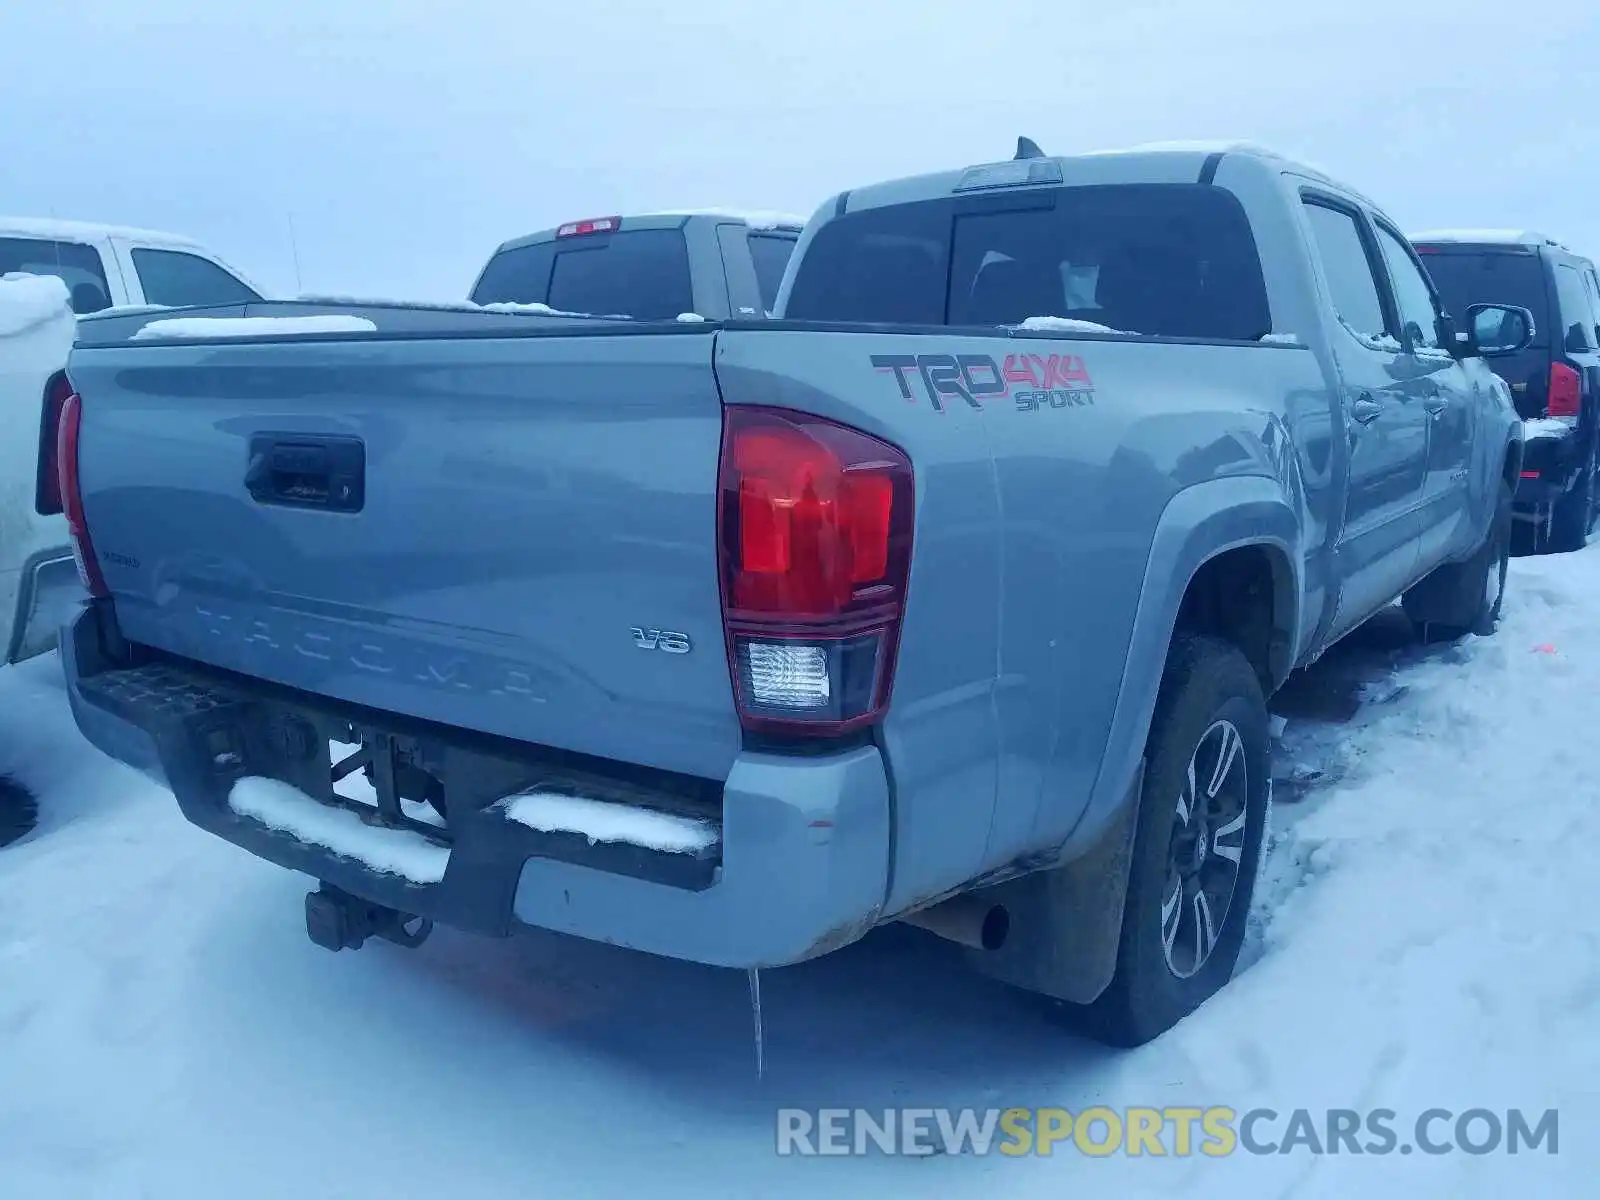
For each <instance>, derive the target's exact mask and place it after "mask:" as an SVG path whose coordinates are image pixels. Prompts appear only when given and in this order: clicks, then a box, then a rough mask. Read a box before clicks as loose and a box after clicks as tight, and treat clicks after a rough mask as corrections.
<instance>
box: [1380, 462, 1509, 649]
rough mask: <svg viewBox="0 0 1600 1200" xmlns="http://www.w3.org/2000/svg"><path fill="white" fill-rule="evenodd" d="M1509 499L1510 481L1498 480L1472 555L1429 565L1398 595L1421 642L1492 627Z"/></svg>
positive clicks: (1505, 564)
mask: <svg viewBox="0 0 1600 1200" xmlns="http://www.w3.org/2000/svg"><path fill="white" fill-rule="evenodd" d="M1511 503H1512V493H1511V485H1510V484H1508V483H1506V482H1505V481H1504V480H1501V482H1500V488H1499V494H1498V496H1497V497H1496V500H1495V510H1494V516H1493V518H1492V519H1491V520H1490V522H1489V532H1488V533H1487V534H1486V535H1485V536H1484V539H1483V543H1482V545H1480V546H1479V547H1478V549H1477V550H1476V551H1475V552H1474V553H1473V555H1472V557H1471V558H1468V559H1465V560H1463V561H1462V562H1458V563H1445V564H1444V565H1443V566H1439V567H1435V568H1434V569H1433V571H1431V572H1430V573H1429V574H1428V576H1427V577H1426V578H1424V579H1423V580H1422V581H1421V582H1420V583H1418V584H1417V585H1416V586H1415V587H1413V588H1412V589H1411V590H1410V591H1408V592H1407V593H1406V594H1405V595H1404V596H1403V597H1402V598H1401V605H1402V606H1403V607H1404V608H1405V610H1406V616H1408V617H1410V618H1411V620H1412V622H1413V624H1415V625H1416V626H1417V629H1418V630H1419V631H1420V632H1421V634H1422V637H1423V640H1424V641H1454V640H1455V639H1457V638H1462V637H1465V636H1466V635H1467V634H1469V633H1476V634H1479V635H1482V636H1487V635H1489V634H1491V633H1493V632H1494V631H1495V627H1496V626H1497V625H1498V624H1499V622H1500V608H1501V605H1502V604H1504V603H1505V595H1506V576H1507V574H1508V573H1509V570H1510V565H1511V525H1512V519H1511Z"/></svg>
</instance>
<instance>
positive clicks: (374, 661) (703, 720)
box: [72, 328, 739, 778]
mask: <svg viewBox="0 0 1600 1200" xmlns="http://www.w3.org/2000/svg"><path fill="white" fill-rule="evenodd" d="M712 346H713V336H712V334H710V333H709V332H698V331H694V330H692V329H688V328H686V329H684V330H682V331H675V330H670V329H669V330H661V331H652V332H642V331H641V332H633V333H629V334H626V335H618V334H614V333H608V332H604V331H602V332H599V333H594V334H588V335H583V334H579V335H570V334H569V335H562V336H538V337H531V338H523V337H499V336H494V337H476V338H473V337H469V338H461V337H437V338H434V337H427V336H413V337H403V338H397V339H390V338H384V339H382V340H377V341H374V340H366V339H344V340H339V339H335V340H326V339H312V340H295V341H288V340H279V341H276V342H266V343H235V344H229V345H225V346H222V345H218V344H216V343H211V344H200V345H196V344H175V345H151V344H148V343H145V344H139V345H135V346H131V347H130V346H106V347H87V348H84V347H80V349H79V351H78V352H77V353H76V354H75V356H74V359H73V367H72V379H73V383H74V384H75V386H76V387H77V390H78V391H79V393H80V394H81V395H82V397H83V418H82V421H83V423H82V432H81V435H80V449H79V460H78V461H79V465H80V477H81V481H82V482H81V486H82V489H83V496H84V509H85V514H86V517H87V520H88V525H89V528H90V531H91V535H92V538H93V542H94V548H95V551H96V552H97V554H98V557H99V559H100V562H101V566H102V569H103V572H104V575H105V579H106V582H107V584H108V586H109V588H110V590H111V593H112V596H113V598H114V601H115V605H116V612H117V617H118V620H119V623H120V626H121V630H122V633H123V635H124V636H125V637H126V638H127V639H129V640H130V641H132V642H136V643H140V644H143V645H148V646H152V647H156V648H158V649H160V650H163V651H167V652H169V653H172V654H176V655H181V656H184V657H187V658H192V659H196V660H199V661H201V662H205V663H209V664H211V665H213V666H216V667H221V668H225V669H228V670H233V671H237V672H240V673H243V674H246V675H250V676H255V677H258V678H261V679H266V680H270V681H272V682H275V683H279V684H283V685H286V686H289V687H295V688H301V689H305V690H307V691H311V692H315V693H318V694H321V695H325V696H329V697H334V698H337V699H341V700H344V701H348V702H351V703H355V704H361V705H367V706H370V707H372V708H376V709H380V710H385V711H389V712H396V713H401V714H404V715H407V716H412V717H420V718H423V719H426V720H433V721H438V722H441V723H445V724H449V725H452V726H458V727H463V728H467V729H473V730H477V731H480V732H484V733H490V734H497V735H500V736H505V737H511V738H516V739H520V740H525V741H529V742H534V743H539V744H542V745H547V746H555V747H559V748H562V749H566V750H571V751H575V752H579V753H586V754H592V755H597V756H603V757H605V758H607V759H613V760H619V761H622V762H629V763H636V764H641V765H647V766H654V767H659V768H663V769H666V770H673V771H680V772H685V773H689V774H695V775H700V776H703V777H707V778H721V777H723V776H724V775H725V774H726V772H727V770H728V768H729V766H730V764H731V762H732V760H733V757H734V755H735V753H736V751H737V749H738V745H739V723H738V719H737V716H736V713H735V708H734V702H733V696H732V688H731V684H730V681H729V677H728V667H727V660H726V657H725V653H724V650H723V644H722V618H721V605H720V599H719V592H718V574H717V561H716V539H715V531H716V525H717V516H716V492H717V463H718V453H719V446H720V439H721V403H720V400H719V397H718V393H717V387H716V381H715V379H714V376H713V373H712Z"/></svg>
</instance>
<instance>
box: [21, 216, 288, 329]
mask: <svg viewBox="0 0 1600 1200" xmlns="http://www.w3.org/2000/svg"><path fill="white" fill-rule="evenodd" d="M13 272H19V273H21V274H25V275H54V276H56V277H57V278H58V279H60V280H61V281H62V282H63V283H65V284H66V285H67V291H68V295H69V296H70V298H71V304H72V311H73V312H74V313H76V314H77V315H78V316H86V315H88V314H89V313H95V312H101V311H103V310H105V309H108V308H126V307H140V306H145V305H149V306H159V307H163V308H189V307H195V306H200V305H206V306H209V305H217V304H244V303H248V302H250V301H253V300H260V299H261V298H262V295H261V291H260V289H259V288H257V287H256V286H255V285H254V284H253V283H251V282H249V281H248V280H247V279H246V278H245V276H244V275H243V274H242V273H241V272H240V271H239V270H238V269H237V268H235V267H232V266H230V265H229V264H228V263H226V262H224V261H223V260H222V259H220V258H218V257H217V256H216V255H215V254H213V253H212V252H211V251H210V250H208V249H206V248H205V247H204V246H201V245H200V244H199V243H197V242H194V241H192V240H190V239H188V238H185V237H181V236H179V235H177V234H172V233H161V232H158V231H156V230H152V229H129V228H124V227H121V226H115V225H95V224H89V223H87V222H81V221H51V220H38V219H34V218H27V217H0V275H6V274H10V273H13Z"/></svg>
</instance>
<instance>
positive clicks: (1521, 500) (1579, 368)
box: [1411, 230, 1600, 551]
mask: <svg viewBox="0 0 1600 1200" xmlns="http://www.w3.org/2000/svg"><path fill="white" fill-rule="evenodd" d="M1411 242H1412V244H1413V245H1414V246H1415V247H1416V248H1417V252H1418V253H1419V254H1420V255H1421V256H1422V261H1423V263H1424V264H1425V265H1426V266H1427V268H1428V273H1429V274H1430V275H1431V276H1432V277H1433V282H1434V285H1435V286H1436V287H1437V288H1438V290H1439V295H1440V297H1441V299H1442V300H1443V301H1444V303H1445V305H1446V307H1447V308H1448V309H1449V310H1450V313H1451V315H1452V316H1454V318H1455V320H1456V327H1457V328H1458V329H1461V330H1465V329H1466V325H1465V324H1464V323H1463V322H1464V321H1465V320H1466V310H1467V307H1468V306H1469V305H1472V304H1479V303H1486V302H1490V301H1493V302H1495V303H1498V304H1516V305H1520V306H1522V307H1524V308H1526V309H1528V311H1530V312H1531V313H1533V320H1534V325H1535V333H1534V337H1533V341H1532V343H1531V344H1530V345H1529V346H1528V347H1527V348H1526V349H1524V350H1520V351H1518V352H1517V353H1515V354H1509V355H1505V356H1503V357H1496V358H1494V359H1491V360H1490V362H1491V365H1492V366H1493V367H1494V370H1495V373H1496V374H1498V375H1499V376H1500V377H1501V378H1502V379H1504V380H1505V381H1506V383H1507V384H1508V385H1510V388H1511V395H1512V397H1513V399H1514V400H1515V402H1516V406H1517V412H1518V413H1519V414H1520V415H1521V416H1522V418H1523V420H1524V422H1525V428H1526V431H1527V450H1526V454H1525V456H1524V458H1523V463H1522V480H1521V483H1520V484H1519V486H1518V488H1517V494H1516V515H1517V518H1518V519H1519V520H1520V521H1522V522H1524V523H1526V524H1529V525H1532V526H1533V534H1534V546H1535V548H1536V549H1538V550H1540V551H1551V550H1577V549H1581V548H1582V547H1583V546H1584V545H1585V544H1586V543H1587V542H1588V539H1589V532H1590V530H1591V529H1592V528H1593V527H1594V522H1595V514H1596V508H1597V504H1600V495H1597V480H1596V474H1595V456H1596V445H1597V433H1600V279H1597V278H1596V276H1595V268H1594V264H1593V263H1592V262H1590V261H1589V260H1588V259H1587V258H1584V257H1583V256H1582V255H1580V254H1577V253H1574V252H1573V251H1572V250H1570V249H1568V248H1567V247H1566V246H1563V245H1562V244H1561V243H1560V242H1557V241H1555V240H1554V239H1553V238H1549V237H1545V236H1544V235H1543V234H1539V233H1532V232H1518V231H1510V230H1507V231H1501V230H1461V231H1448V232H1447V231H1436V232H1429V233H1418V234H1413V235H1411ZM1475 332H1476V333H1477V334H1478V344H1479V345H1492V344H1493V343H1494V340H1495V339H1494V331H1493V330H1489V329H1480V330H1477V331H1475Z"/></svg>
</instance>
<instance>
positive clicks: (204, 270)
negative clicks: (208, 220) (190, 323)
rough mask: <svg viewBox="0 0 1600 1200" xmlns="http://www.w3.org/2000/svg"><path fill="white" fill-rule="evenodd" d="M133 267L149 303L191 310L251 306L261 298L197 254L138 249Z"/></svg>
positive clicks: (135, 252) (134, 255)
mask: <svg viewBox="0 0 1600 1200" xmlns="http://www.w3.org/2000/svg"><path fill="white" fill-rule="evenodd" d="M133 268H134V270H136V271H138V272H139V284H140V286H141V287H143V288H144V298H145V302H146V303H147V304H164V305H166V306H168V307H170V308H189V307H194V306H196V305H202V304H249V303H250V302H251V301H253V300H259V299H261V297H260V296H258V295H256V294H255V292H254V291H253V290H252V289H250V288H248V287H246V286H245V285H244V284H243V283H241V282H239V280H237V279H235V278H234V277H233V276H232V275H230V274H228V272H226V271H224V270H223V269H222V268H221V267H219V266H217V264H216V263H214V262H208V261H207V260H206V259H203V258H201V257H200V256H199V255H197V254H184V253H182V252H180V251H177V250H135V251H133Z"/></svg>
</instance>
